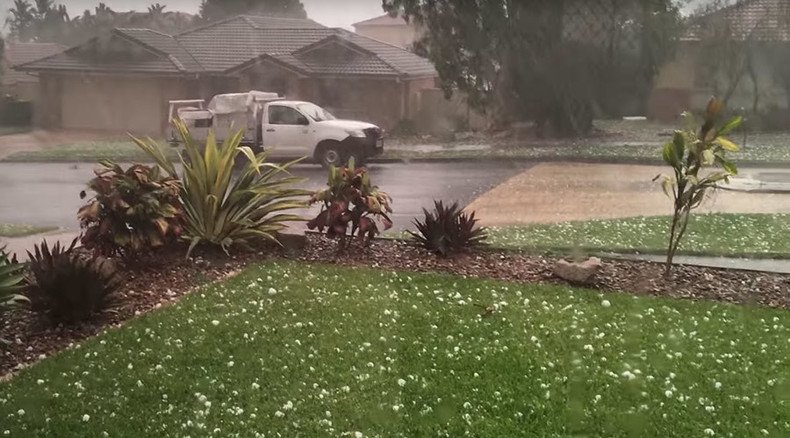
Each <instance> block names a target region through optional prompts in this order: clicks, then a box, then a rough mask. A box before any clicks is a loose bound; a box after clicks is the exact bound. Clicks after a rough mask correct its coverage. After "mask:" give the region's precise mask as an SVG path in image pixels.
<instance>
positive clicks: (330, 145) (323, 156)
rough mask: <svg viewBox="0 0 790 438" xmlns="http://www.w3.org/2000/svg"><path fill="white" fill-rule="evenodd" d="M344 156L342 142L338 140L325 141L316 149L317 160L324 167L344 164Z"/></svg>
mask: <svg viewBox="0 0 790 438" xmlns="http://www.w3.org/2000/svg"><path fill="white" fill-rule="evenodd" d="M344 156H345V154H344V153H343V149H342V147H341V146H340V143H339V142H336V141H323V142H321V143H320V144H319V145H318V147H317V148H316V151H315V160H316V161H317V162H318V163H319V164H320V165H321V166H322V167H324V168H328V167H330V166H335V167H340V166H342V165H344V163H343V160H344Z"/></svg>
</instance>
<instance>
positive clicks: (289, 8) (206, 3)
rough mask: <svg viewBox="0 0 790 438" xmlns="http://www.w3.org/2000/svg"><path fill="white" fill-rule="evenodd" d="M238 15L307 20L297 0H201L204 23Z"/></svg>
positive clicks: (201, 15)
mask: <svg viewBox="0 0 790 438" xmlns="http://www.w3.org/2000/svg"><path fill="white" fill-rule="evenodd" d="M238 14H253V15H268V16H276V17H288V18H307V13H306V12H305V10H304V5H303V4H302V2H301V1H299V0H203V3H201V5H200V18H201V19H203V20H205V21H214V20H219V19H222V18H225V17H228V16H232V15H238Z"/></svg>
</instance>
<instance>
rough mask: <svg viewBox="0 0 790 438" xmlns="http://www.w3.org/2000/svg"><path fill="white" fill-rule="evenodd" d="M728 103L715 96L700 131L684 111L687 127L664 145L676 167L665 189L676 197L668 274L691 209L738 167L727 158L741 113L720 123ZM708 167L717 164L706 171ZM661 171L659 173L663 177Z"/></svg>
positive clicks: (668, 160) (666, 178) (734, 149)
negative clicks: (733, 131) (727, 136)
mask: <svg viewBox="0 0 790 438" xmlns="http://www.w3.org/2000/svg"><path fill="white" fill-rule="evenodd" d="M723 109H724V104H723V103H722V102H721V101H720V100H717V99H715V98H714V99H711V100H710V102H708V107H707V109H706V111H705V122H704V123H703V125H702V128H701V129H700V130H699V132H697V131H696V122H695V120H694V117H693V116H692V115H691V114H689V113H684V114H683V116H684V118H685V119H686V122H687V123H686V129H685V130H682V131H675V135H674V136H673V138H672V141H671V142H669V143H667V144H666V145H664V150H663V156H664V161H665V162H666V163H667V164H669V165H670V166H671V167H672V170H673V171H674V175H673V176H663V187H664V192H665V193H666V194H667V196H669V197H670V198H672V200H673V208H674V214H673V215H672V225H671V227H670V231H669V247H668V248H667V264H666V275H667V276H669V274H670V273H671V272H672V263H673V260H674V258H675V253H676V252H677V250H678V246H679V245H680V241H681V240H682V239H683V235H684V234H685V233H686V228H687V226H688V222H689V217H690V215H691V210H694V209H695V208H697V207H699V206H700V204H701V203H702V201H703V200H704V199H705V195H706V194H707V192H708V190H710V189H714V188H716V187H717V186H718V184H719V183H720V182H722V181H723V182H726V183H729V179H730V177H731V176H735V175H737V174H738V169H737V167H736V166H735V164H733V163H732V162H731V161H729V160H728V159H727V156H726V153H727V152H737V151H738V149H739V148H738V146H737V145H736V144H735V143H733V142H732V141H730V140H728V139H727V138H726V137H725V135H727V134H728V133H729V132H731V131H732V130H733V129H735V128H737V127H738V126H740V124H741V117H740V116H739V117H734V118H732V119H730V120H729V121H727V122H726V123H724V124H723V125H721V126H718V127H717V123H718V121H719V119H720V116H721V113H722V111H723ZM705 168H713V169H712V170H710V171H703V169H705ZM660 177H661V175H659V176H658V177H656V179H658V178H660Z"/></svg>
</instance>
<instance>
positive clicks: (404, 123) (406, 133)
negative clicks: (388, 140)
mask: <svg viewBox="0 0 790 438" xmlns="http://www.w3.org/2000/svg"><path fill="white" fill-rule="evenodd" d="M418 133H419V132H418V130H417V124H415V123H414V120H411V119H400V120H398V123H397V124H395V126H394V127H393V128H392V129H391V130H390V132H389V135H390V137H414V136H415V135H417V134H418Z"/></svg>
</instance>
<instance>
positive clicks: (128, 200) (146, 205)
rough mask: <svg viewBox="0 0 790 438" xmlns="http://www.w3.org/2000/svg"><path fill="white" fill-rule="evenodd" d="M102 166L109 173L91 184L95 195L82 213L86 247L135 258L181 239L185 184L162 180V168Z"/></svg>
mask: <svg viewBox="0 0 790 438" xmlns="http://www.w3.org/2000/svg"><path fill="white" fill-rule="evenodd" d="M101 164H102V166H103V169H100V170H97V171H96V177H95V178H93V179H92V180H91V181H90V182H89V183H88V188H90V190H92V191H93V192H94V193H95V196H94V197H93V198H92V199H91V200H90V201H89V202H88V204H87V205H85V206H84V207H82V208H80V210H79V213H78V214H77V216H78V218H79V220H80V224H81V226H82V229H83V231H84V235H83V237H82V244H83V245H84V246H85V247H86V248H88V249H92V250H94V251H96V252H97V253H98V254H101V255H106V256H111V255H125V256H131V255H135V254H139V253H140V252H144V251H150V250H151V249H152V248H158V247H161V246H163V245H165V244H166V243H168V242H171V241H173V240H175V239H176V238H178V237H179V236H180V235H181V232H182V222H183V213H182V207H181V200H180V198H179V192H180V189H181V184H180V180H179V179H177V178H174V177H172V176H164V175H161V171H160V168H159V167H158V166H154V167H150V166H144V165H141V164H135V165H133V166H131V167H129V168H128V169H126V170H124V169H123V168H121V166H119V165H117V164H115V163H113V162H110V161H104V162H102V163H101ZM81 196H82V197H84V196H85V192H82V193H81Z"/></svg>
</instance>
